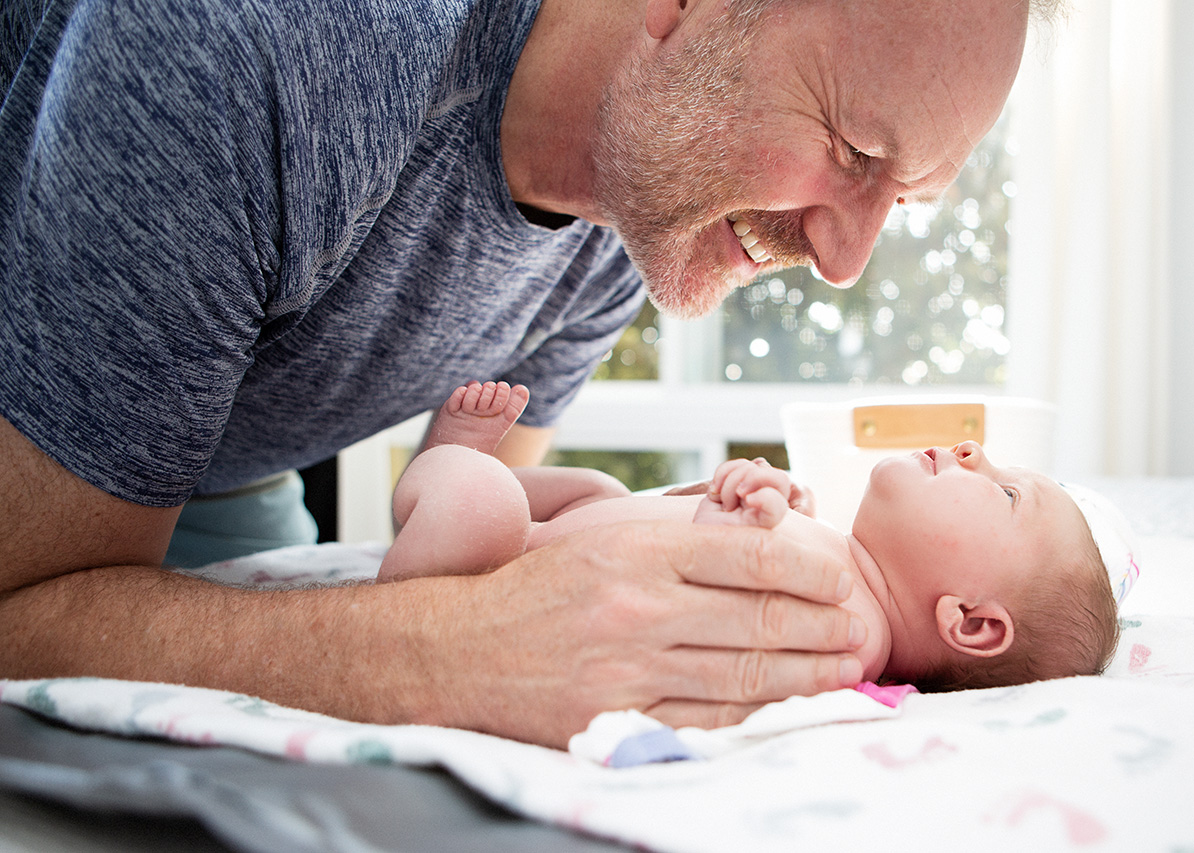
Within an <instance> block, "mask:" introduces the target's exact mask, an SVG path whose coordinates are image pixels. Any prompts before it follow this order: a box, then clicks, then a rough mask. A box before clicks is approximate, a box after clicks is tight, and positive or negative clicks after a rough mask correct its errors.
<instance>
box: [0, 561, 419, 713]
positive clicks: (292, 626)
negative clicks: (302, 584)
mask: <svg viewBox="0 0 1194 853" xmlns="http://www.w3.org/2000/svg"><path fill="white" fill-rule="evenodd" d="M396 592H399V590H398V589H397V587H396V585H388V586H374V585H358V586H345V587H331V588H324V589H308V590H283V591H252V590H244V589H237V588H231V587H223V586H219V585H216V584H213V583H208V582H205V581H201V580H197V579H195V578H190V577H186V576H182V575H177V574H174V573H171V572H166V571H163V570H160V569H151V568H143V567H115V568H104V569H92V570H88V571H82V572H75V573H72V574H69V575H65V576H62V577H58V578H54V579H51V580H48V581H45V582H43V583H41V584H37V585H35V586H30V587H25V588H23V589H20V590H17V591H15V592H12V593H9V594H7V595H5V596H3V597H2V598H0V625H2V626H3V629H2V631H0V634H2V635H3V643H2V648H0V675H3V676H4V677H8V678H40V677H50V676H81V675H89V676H98V677H111V678H122V679H131V680H142V681H163V682H171V683H179V684H188V685H195V686H204V687H213V688H218V689H225V690H231V691H235V692H242V693H248V694H252V695H255V696H261V697H263V698H266V699H269V700H271V701H274V702H278V703H280V704H284V705H291V706H295V707H301V708H306V709H308V710H313V711H318V712H321V713H326V714H331V715H335V716H338V717H343V718H347V719H355V720H362V721H369V722H385V723H396V722H417V721H424V720H430V719H433V718H434V717H435V707H434V696H432V695H430V694H429V691H428V690H427V689H426V687H427V684H426V681H424V680H422V679H420V677H419V675H420V673H419V667H418V658H419V656H418V655H417V654H412V653H411V650H412V646H411V644H410V642H409V641H410V640H411V636H412V635H411V633H410V632H412V631H417V627H418V623H419V621H420V620H419V619H418V616H417V613H414V612H413V609H412V608H410V607H405V606H403V604H402V603H401V602H402V600H403V599H404V598H405V597H407V596H403V595H396V594H395V593H396ZM402 592H405V593H408V594H409V593H410V592H413V590H410V589H408V590H402ZM412 615H413V616H414V617H415V618H413V619H412V618H408V617H411V616H412ZM416 709H418V710H416Z"/></svg>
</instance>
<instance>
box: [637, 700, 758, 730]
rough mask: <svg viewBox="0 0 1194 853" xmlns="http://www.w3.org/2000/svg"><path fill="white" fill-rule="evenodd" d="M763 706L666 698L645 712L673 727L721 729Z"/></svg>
mask: <svg viewBox="0 0 1194 853" xmlns="http://www.w3.org/2000/svg"><path fill="white" fill-rule="evenodd" d="M762 707H763V705H762V704H754V705H734V704H730V703H728V702H694V701H692V700H690V699H665V700H663V701H662V702H659V703H658V704H656V705H654V706H653V707H651V708H648V709H646V711H644V713H646V714H649V715H650V716H652V717H654V718H655V719H657V720H659V722H661V723H663V724H664V725H665V726H671V727H672V728H673V729H680V728H684V727H685V726H695V727H696V728H698V729H720V728H724V727H726V726H736V725H738V724H739V723H740V722H742V721H743V720H745V719H746V718H747V717H749V716H750V715H751V714H753V713H754V712H755V711H757V710H759V709H760V708H762Z"/></svg>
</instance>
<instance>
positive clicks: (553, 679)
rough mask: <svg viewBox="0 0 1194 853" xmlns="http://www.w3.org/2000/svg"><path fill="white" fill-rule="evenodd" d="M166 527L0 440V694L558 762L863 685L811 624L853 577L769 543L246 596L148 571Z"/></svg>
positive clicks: (22, 446) (651, 542)
mask: <svg viewBox="0 0 1194 853" xmlns="http://www.w3.org/2000/svg"><path fill="white" fill-rule="evenodd" d="M176 513H177V510H161V509H146V508H143V507H136V506H133V505H131V504H127V503H125V502H123V501H119V500H117V499H115V498H112V497H110V496H108V495H105V494H103V493H102V492H100V491H98V490H97V489H95V488H94V487H92V486H90V485H88V484H86V483H85V482H83V481H82V480H80V479H78V478H77V477H75V476H74V475H72V474H69V473H68V472H66V471H64V470H63V469H62V468H60V467H59V466H57V464H56V463H54V462H53V461H51V460H50V459H48V458H47V457H46V456H44V455H43V454H41V452H40V451H38V450H37V449H36V448H35V447H33V445H31V444H30V443H29V442H28V441H26V440H25V439H24V438H23V437H22V436H21V435H20V434H19V433H17V432H16V430H14V429H13V428H12V427H11V426H9V425H8V424H7V423H6V422H0V590H3V591H2V592H0V626H3V627H2V628H0V632H2V633H0V675H2V676H4V677H18V678H28V677H46V676H76V675H93V676H101V677H115V678H127V679H137V680H158V681H169V682H176V683H182V684H190V685H199V686H206V687H213V688H219V689H225V690H232V691H238V692H243V693H248V694H251V695H255V696H260V697H263V698H265V699H268V700H271V701H274V702H278V703H281V704H285V705H291V706H295V707H301V708H306V709H309V710H313V711H318V712H322V713H326V714H331V715H335V716H339V717H343V718H346V719H353V720H362V721H369V722H378V723H434V724H439V725H449V726H458V727H462V728H470V729H476V730H480V731H487V732H491V733H494V734H499V735H503V736H506V737H513V738H517V739H521V740H527V741H533V742H538V743H545V744H549V745H553V746H564V745H565V744H566V742H567V738H568V737H569V736H570V735H572V734H573V733H575V732H577V731H580V730H581V729H583V728H584V727H585V726H586V725H587V724H588V722H589V720H590V719H591V718H592V717H593V716H594V715H595V714H597V713H599V712H601V711H604V710H610V709H615V708H638V709H641V710H644V711H647V712H649V713H652V714H654V715H655V716H657V717H659V718H660V719H662V720H664V721H665V722H667V723H669V724H672V725H698V726H712V725H721V724H726V723H732V722H737V721H739V720H741V719H742V718H743V717H744V716H745V715H746V714H747V713H749V712H750V711H751V710H753V709H754V708H756V707H758V706H759V705H760V704H761V703H763V702H766V701H770V700H774V699H779V698H784V697H786V696H788V695H791V694H794V693H812V692H817V691H819V690H826V689H833V688H837V687H840V686H843V685H848V684H852V683H854V682H855V681H857V679H858V678H859V677H860V671H861V668H860V666H859V665H858V662H857V659H856V658H854V657H853V656H852V655H849V654H846V653H845V650H847V649H849V648H852V647H857V645H858V644H860V642H861V637H858V636H854V637H851V636H850V625H851V620H850V618H849V615H848V614H847V613H846V612H845V611H843V610H841V609H840V608H837V607H835V606H831V605H830V604H827V602H839V601H842V600H844V598H845V597H846V595H847V593H848V591H849V581H848V575H846V574H845V573H844V572H843V569H842V567H841V566H839V565H838V564H837V563H836V561H834V560H833V559H831V558H829V557H827V556H826V555H823V554H818V553H813V552H806V551H802V550H800V549H799V548H798V547H797V546H795V545H794V544H793V543H790V542H788V541H785V540H783V539H781V538H779V537H776V536H774V535H771V533H770V531H761V530H755V529H743V530H738V529H731V530H728V531H727V530H725V529H720V530H716V533H717V535H716V536H713V535H710V531H711V530H714V529H713V528H709V529H702V526H700V525H697V526H694V525H690V524H674V523H666V522H652V523H642V524H634V523H632V524H627V525H620V526H618V527H617V528H615V529H605V530H600V531H585V532H582V533H579V534H576V535H575V536H571V537H568V538H566V539H564V540H561V541H560V542H558V543H553V544H552V545H550V546H548V547H545V548H542V549H540V550H537V551H534V552H532V553H530V554H527V555H525V556H524V557H522V558H520V559H518V560H516V561H514V562H513V563H510V564H508V565H507V566H505V567H504V568H502V569H499V570H498V571H495V572H492V573H490V574H486V575H479V576H471V577H434V578H418V579H414V580H410V581H405V582H402V583H394V584H379V585H357V586H346V587H332V588H327V589H316V590H292V591H252V590H244V589H235V588H228V587H221V586H218V585H215V584H211V583H207V582H204V581H200V580H196V579H193V578H188V577H185V576H181V575H177V574H173V573H170V572H166V571H163V570H161V569H159V568H156V567H155V566H156V565H157V563H158V561H160V560H161V558H162V554H163V553H164V551H165V548H166V542H167V539H168V537H169V533H170V529H171V527H172V525H173V522H174V518H175V515H176ZM727 534H729V535H727ZM821 602H826V603H821ZM798 649H802V650H804V651H793V650H798ZM817 652H825V653H824V654H818V653H817Z"/></svg>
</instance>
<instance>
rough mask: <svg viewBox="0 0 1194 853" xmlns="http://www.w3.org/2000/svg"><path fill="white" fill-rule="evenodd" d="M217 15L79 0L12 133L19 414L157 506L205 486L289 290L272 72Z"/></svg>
mask: <svg viewBox="0 0 1194 853" xmlns="http://www.w3.org/2000/svg"><path fill="white" fill-rule="evenodd" d="M203 14H204V13H203V7H202V6H199V5H187V6H185V7H176V6H174V5H173V4H169V3H163V4H160V5H159V4H140V3H131V2H128V3H120V2H116V3H99V2H94V3H89V2H83V3H81V4H79V5H78V6H77V7H76V8H75V9H74V11H73V14H72V15H71V16H70V17H69V18H68V19H66V20H63V21H61V22H58V23H59V24H60V26H61V30H60V34H61V38H60V43H58V44H57V45H38V44H35V45H34V46H33V48H34V49H33V50H31V51H30V53H29V55H28V56H27V64H28V63H34V64H36V63H38V62H40V63H42V64H43V65H44V72H43V74H42V75H41V78H40V81H39V79H38V75H37V74H35V73H34V71H35V69H33V68H30V69H29V73H28V74H25V73H24V69H23V71H22V73H21V74H19V75H18V77H17V79H16V81H15V83H14V87H13V90H12V91H11V92H10V94H9V99H8V101H7V102H6V104H5V116H4V126H3V128H2V129H0V135H4V136H6V138H7V141H6V142H5V143H4V149H3V161H4V162H3V165H0V192H2V195H0V227H2V228H4V229H5V231H6V237H5V239H4V240H3V243H4V249H3V250H2V251H3V253H4V254H3V263H0V266H2V267H3V270H4V271H3V273H2V274H0V283H2V285H3V295H4V300H3V302H4V304H3V307H2V308H0V347H2V350H0V352H2V354H0V361H2V362H3V364H4V370H3V376H2V379H0V412H2V413H3V414H4V416H5V417H6V418H8V419H9V420H10V421H11V422H12V423H13V424H14V425H15V426H16V427H17V428H18V429H19V430H21V431H22V432H23V433H24V434H25V435H26V436H27V437H28V438H29V439H30V440H32V441H33V442H34V443H36V444H37V445H38V446H39V447H41V448H42V449H43V450H44V451H45V452H46V453H48V454H49V455H50V456H51V457H52V458H54V459H56V460H57V461H58V462H59V463H60V464H62V465H64V466H65V467H66V468H68V469H69V470H71V471H73V472H74V473H76V474H78V475H80V476H82V477H83V478H84V479H86V480H88V481H89V482H91V483H93V484H94V485H96V486H98V487H100V488H101V489H103V490H105V491H107V492H109V493H111V494H114V495H116V496H118V497H122V498H125V499H127V500H132V501H135V502H138V503H142V504H147V505H158V506H169V505H176V504H178V503H181V502H182V501H183V500H184V499H185V498H186V497H187V496H188V494H189V493H190V490H191V488H192V486H193V484H194V483H195V482H196V481H197V480H198V478H199V477H200V476H201V474H202V472H203V469H204V467H205V465H206V462H207V460H208V458H209V457H210V454H211V452H212V449H213V447H214V446H215V444H216V443H217V442H218V440H219V437H220V434H221V430H222V428H223V424H224V422H225V419H226V417H227V412H228V409H229V407H230V406H231V404H232V399H233V397H234V395H235V391H236V387H237V384H238V382H239V380H240V377H241V376H242V375H243V372H244V370H245V369H246V367H247V366H248V364H249V362H250V360H251V358H252V356H251V354H250V352H251V347H252V346H253V344H254V342H255V341H257V339H258V337H259V335H260V332H261V329H262V324H263V322H264V320H265V319H266V312H267V310H268V305H269V301H270V298H271V296H272V291H271V279H272V276H273V272H274V271H273V270H272V269H270V266H271V263H273V262H275V259H276V254H275V252H274V240H273V239H272V237H273V234H272V233H271V232H273V231H276V227H277V220H276V213H277V210H276V208H277V196H276V188H275V187H274V186H273V185H272V183H271V181H270V176H271V175H272V174H273V173H274V171H275V169H276V165H277V163H276V160H274V159H273V157H272V155H271V153H270V152H271V149H272V147H273V140H271V139H269V138H268V137H269V136H270V133H269V127H270V126H271V123H270V122H269V121H268V120H263V119H267V118H268V117H267V116H266V117H263V116H262V115H261V114H260V113H261V110H262V109H265V98H264V93H263V92H262V91H261V89H260V75H258V74H255V72H254V70H253V69H251V68H249V67H247V66H246V64H245V62H244V61H243V60H244V55H243V53H240V52H239V51H238V49H236V47H237V46H235V45H233V46H232V48H230V47H229V45H230V40H229V38H230V37H229V35H228V33H227V32H226V31H224V30H223V28H221V27H220V26H219V25H218V24H217V23H216V22H214V21H211V20H205V19H204V18H203ZM45 23H46V25H53V24H54V22H53V21H47V22H45ZM51 48H54V50H53V51H51ZM217 55H219V56H220V57H221V58H220V59H218V60H217V59H216V58H215V57H216V56H217ZM237 75H240V80H239V81H238V82H237V83H236V85H231V84H232V79H233V78H234V77H236V76H237ZM39 82H40V83H41V84H42V86H43V89H42V91H40V92H39V91H37V85H38V83H39ZM10 107H11V112H10V111H9V108H10ZM255 123H256V126H257V127H258V128H259V129H258V130H256V131H255V132H254V131H251V130H248V128H251V127H253V126H254V124H255ZM254 133H256V136H255V135H254ZM262 134H264V136H265V137H266V138H261V137H262Z"/></svg>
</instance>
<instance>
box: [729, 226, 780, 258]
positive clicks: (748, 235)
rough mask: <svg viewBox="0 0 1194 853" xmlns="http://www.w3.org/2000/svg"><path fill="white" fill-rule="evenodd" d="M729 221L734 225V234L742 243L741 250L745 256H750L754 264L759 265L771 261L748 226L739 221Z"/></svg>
mask: <svg viewBox="0 0 1194 853" xmlns="http://www.w3.org/2000/svg"><path fill="white" fill-rule="evenodd" d="M730 221H731V222H732V223H733V224H734V233H735V234H737V235H738V240H739V242H741V243H742V248H743V249H745V250H746V254H748V255H750V259H751V260H752V261H754V262H755V263H756V264H761V263H763V262H764V261H769V260H771V255H770V254H769V253H768V252H767V250H766V249H764V248H763V245H762V244H761V243H760V242H759V238H758V237H756V236H755V234H754V232H753V231H751V230H750V226H749V225H747V224H746V223H745V222H743V221H742V220H741V219H736V220H735V219H731V220H730Z"/></svg>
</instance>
